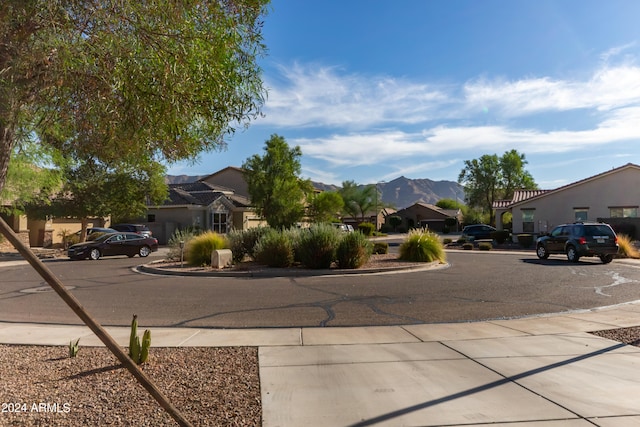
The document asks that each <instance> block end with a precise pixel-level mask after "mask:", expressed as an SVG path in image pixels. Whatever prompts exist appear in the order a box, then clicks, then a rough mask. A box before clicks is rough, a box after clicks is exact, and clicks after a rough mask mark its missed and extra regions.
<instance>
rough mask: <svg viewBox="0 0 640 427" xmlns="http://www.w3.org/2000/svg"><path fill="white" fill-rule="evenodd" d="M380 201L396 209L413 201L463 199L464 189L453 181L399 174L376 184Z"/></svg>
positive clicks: (433, 202)
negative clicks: (415, 177) (392, 178)
mask: <svg viewBox="0 0 640 427" xmlns="http://www.w3.org/2000/svg"><path fill="white" fill-rule="evenodd" d="M377 187H378V191H380V194H381V196H382V197H381V198H382V201H383V202H385V203H390V204H392V205H393V206H395V207H396V208H397V209H402V208H406V207H408V206H411V205H413V204H414V203H417V202H421V203H430V204H433V205H435V204H436V203H437V202H438V200H440V199H453V200H456V199H457V200H459V201H460V202H463V201H464V190H463V188H462V186H460V185H459V184H458V183H457V182H455V181H432V180H430V179H426V178H423V179H409V178H405V177H404V176H401V177H399V178H396V179H394V180H393V181H389V182H379V183H378V184H377Z"/></svg>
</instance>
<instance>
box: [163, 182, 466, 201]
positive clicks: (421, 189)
mask: <svg viewBox="0 0 640 427" xmlns="http://www.w3.org/2000/svg"><path fill="white" fill-rule="evenodd" d="M206 176H208V175H201V176H190V175H167V177H166V180H165V181H166V182H167V184H186V183H189V182H194V181H197V180H199V179H202V178H204V177H206ZM312 184H313V186H314V187H315V188H317V189H318V190H323V191H336V190H338V189H339V188H340V187H338V186H336V185H332V184H323V183H322V182H315V181H312ZM377 187H378V191H379V192H380V194H381V200H382V202H384V203H388V204H392V205H393V206H395V207H396V209H403V208H406V207H408V206H411V205H413V204H414V203H429V204H433V205H435V204H436V203H437V202H438V200H440V199H453V200H456V199H457V200H459V201H460V202H463V201H464V189H463V188H462V186H460V185H459V184H458V183H457V182H455V181H433V180H430V179H426V178H420V179H410V178H405V177H404V176H401V177H398V178H396V179H394V180H393V181H388V182H379V183H378V184H377Z"/></svg>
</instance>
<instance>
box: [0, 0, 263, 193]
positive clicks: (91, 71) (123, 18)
mask: <svg viewBox="0 0 640 427" xmlns="http://www.w3.org/2000/svg"><path fill="white" fill-rule="evenodd" d="M267 3H268V0H219V1H206V0H191V1H181V2H176V1H173V0H149V1H134V0H130V1H127V0H121V1H115V0H3V1H2V2H0V190H2V188H3V186H4V184H5V180H6V175H7V170H8V165H9V161H10V158H11V153H12V152H13V149H14V147H15V146H16V145H18V144H21V143H23V142H24V141H26V140H29V139H32V140H35V141H37V142H38V143H40V144H44V145H49V146H52V147H55V148H57V149H59V150H60V151H61V152H63V153H67V154H69V153H75V154H77V155H78V156H79V157H93V158H96V159H98V160H99V161H101V162H104V163H106V164H110V163H112V162H114V161H118V162H122V161H128V162H129V163H130V164H136V163H140V162H148V161H151V160H165V161H167V162H172V161H177V160H183V159H193V158H195V157H196V156H197V155H198V153H200V152H201V151H203V150H211V149H219V148H223V147H224V146H225V143H226V139H225V138H227V137H228V136H229V135H230V134H233V133H234V131H235V130H236V129H237V128H238V127H240V126H246V125H248V123H249V121H250V120H251V119H253V118H255V117H257V116H258V115H259V114H260V109H261V106H262V103H263V100H264V96H265V91H264V88H263V85H262V80H261V70H260V68H259V66H258V63H257V60H258V58H259V57H260V56H262V55H263V54H264V52H265V51H266V48H265V46H264V45H263V43H262V24H263V16H264V15H265V14H266V7H267Z"/></svg>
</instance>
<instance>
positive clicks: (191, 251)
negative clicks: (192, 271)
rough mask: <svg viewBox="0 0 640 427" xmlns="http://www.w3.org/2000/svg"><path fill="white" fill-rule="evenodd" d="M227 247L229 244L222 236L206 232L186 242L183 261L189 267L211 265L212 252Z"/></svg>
mask: <svg viewBox="0 0 640 427" xmlns="http://www.w3.org/2000/svg"><path fill="white" fill-rule="evenodd" d="M228 247H229V243H228V242H227V239H226V238H225V237H224V236H222V235H220V234H218V233H214V232H213V231H207V232H205V233H202V234H200V235H198V236H195V237H193V238H192V239H191V240H189V241H188V242H186V244H185V251H184V253H185V259H186V261H187V262H188V263H189V264H191V265H211V254H212V253H213V251H215V250H216V249H225V248H228Z"/></svg>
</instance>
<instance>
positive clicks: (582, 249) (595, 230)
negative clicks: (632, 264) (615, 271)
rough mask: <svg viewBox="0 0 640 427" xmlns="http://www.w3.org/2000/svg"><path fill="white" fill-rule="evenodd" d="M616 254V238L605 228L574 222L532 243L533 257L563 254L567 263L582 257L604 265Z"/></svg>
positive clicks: (610, 229) (602, 225) (599, 224)
mask: <svg viewBox="0 0 640 427" xmlns="http://www.w3.org/2000/svg"><path fill="white" fill-rule="evenodd" d="M617 253H618V236H616V233H615V231H613V229H612V228H611V226H610V225H609V224H605V223H600V222H597V223H595V222H594V223H589V222H577V223H573V224H562V225H559V226H557V227H555V228H554V229H553V230H551V233H549V234H548V235H546V236H541V237H538V239H537V240H536V255H537V256H538V258H540V259H547V258H548V257H549V255H550V254H566V255H567V259H568V260H569V262H578V259H580V257H583V256H597V257H600V259H601V260H602V262H603V263H605V264H607V263H610V262H611V261H612V260H613V257H614V256H615V255H616V254H617Z"/></svg>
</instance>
